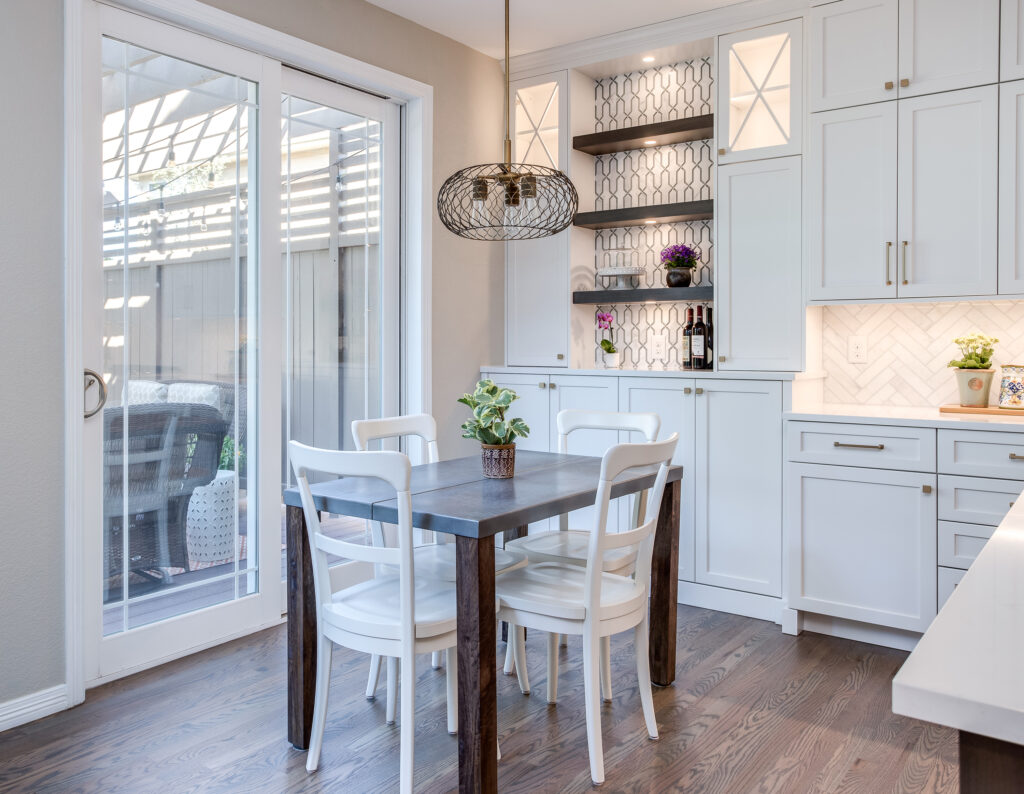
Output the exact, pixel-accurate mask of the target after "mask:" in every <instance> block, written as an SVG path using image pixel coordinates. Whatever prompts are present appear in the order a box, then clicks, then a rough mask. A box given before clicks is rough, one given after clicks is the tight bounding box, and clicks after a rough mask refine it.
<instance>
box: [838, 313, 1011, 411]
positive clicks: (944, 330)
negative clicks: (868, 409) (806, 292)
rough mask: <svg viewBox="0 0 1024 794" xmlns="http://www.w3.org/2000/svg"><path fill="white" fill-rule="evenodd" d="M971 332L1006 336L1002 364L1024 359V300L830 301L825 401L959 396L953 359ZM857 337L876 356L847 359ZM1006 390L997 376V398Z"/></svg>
mask: <svg viewBox="0 0 1024 794" xmlns="http://www.w3.org/2000/svg"><path fill="white" fill-rule="evenodd" d="M970 333H983V334H988V335H989V336H995V337H997V338H998V339H999V340H1000V341H999V344H998V345H996V353H995V363H996V365H997V366H998V365H1000V364H1024V301H990V302H989V301H978V302H967V303H903V304H894V303H885V304H867V305H863V306H861V305H843V306H826V307H825V309H824V313H823V315H822V359H823V360H822V365H823V369H824V370H825V372H826V373H827V377H826V378H825V402H828V403H855V404H858V405H942V404H943V403H952V402H956V401H957V391H956V383H955V381H954V377H953V373H952V371H951V370H949V369H948V368H947V367H946V364H948V363H949V361H950V360H951V359H953V358H958V355H957V347H956V345H954V344H953V338H954V337H957V336H962V335H964V334H970ZM851 336H865V337H867V354H868V355H867V358H868V363H866V364H851V363H849V362H848V361H847V345H848V339H849V337H851ZM996 377H997V379H998V377H999V376H998V373H997V374H996ZM998 397H999V385H998V380H997V381H996V383H995V385H994V387H993V389H992V396H991V401H992V402H995V401H996V400H997V399H998Z"/></svg>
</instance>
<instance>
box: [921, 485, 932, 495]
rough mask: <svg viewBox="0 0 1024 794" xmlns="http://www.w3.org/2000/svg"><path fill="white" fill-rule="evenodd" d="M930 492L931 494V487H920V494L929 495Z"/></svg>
mask: <svg viewBox="0 0 1024 794" xmlns="http://www.w3.org/2000/svg"><path fill="white" fill-rule="evenodd" d="M931 492H932V487H931V486H930V485H922V486H921V493H931Z"/></svg>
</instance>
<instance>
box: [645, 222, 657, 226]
mask: <svg viewBox="0 0 1024 794" xmlns="http://www.w3.org/2000/svg"><path fill="white" fill-rule="evenodd" d="M644 223H646V224H648V225H652V224H655V223H657V221H644Z"/></svg>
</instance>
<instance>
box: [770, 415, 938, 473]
mask: <svg viewBox="0 0 1024 794" xmlns="http://www.w3.org/2000/svg"><path fill="white" fill-rule="evenodd" d="M787 426H788V430H787V449H788V458H789V460H791V461H794V462H796V463H829V464H835V465H839V466H863V467H867V468H872V469H901V470H903V471H935V431H934V430H932V429H931V428H927V427H888V426H883V425H854V424H840V423H834V422H788V423H787Z"/></svg>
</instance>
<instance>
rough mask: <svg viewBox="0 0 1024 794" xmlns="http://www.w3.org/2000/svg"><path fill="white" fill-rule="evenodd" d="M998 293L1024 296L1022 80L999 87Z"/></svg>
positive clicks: (1023, 97) (1023, 102) (1023, 115)
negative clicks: (1023, 294)
mask: <svg viewBox="0 0 1024 794" xmlns="http://www.w3.org/2000/svg"><path fill="white" fill-rule="evenodd" d="M999 165H1000V171H1001V172H1002V173H1001V174H1000V177H999V293H1000V294H1001V295H1020V294H1022V293H1024V80H1018V81H1016V82H1013V83H1004V84H1003V85H1001V86H999Z"/></svg>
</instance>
